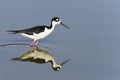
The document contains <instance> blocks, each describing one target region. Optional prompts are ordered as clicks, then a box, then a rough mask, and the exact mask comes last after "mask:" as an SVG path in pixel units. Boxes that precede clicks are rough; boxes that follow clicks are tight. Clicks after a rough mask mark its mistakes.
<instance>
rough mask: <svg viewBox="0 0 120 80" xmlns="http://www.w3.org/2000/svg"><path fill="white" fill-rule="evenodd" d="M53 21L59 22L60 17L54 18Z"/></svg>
mask: <svg viewBox="0 0 120 80" xmlns="http://www.w3.org/2000/svg"><path fill="white" fill-rule="evenodd" d="M52 21H55V22H59V21H60V18H59V17H54V18H52Z"/></svg>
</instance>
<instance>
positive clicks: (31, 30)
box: [8, 26, 46, 35]
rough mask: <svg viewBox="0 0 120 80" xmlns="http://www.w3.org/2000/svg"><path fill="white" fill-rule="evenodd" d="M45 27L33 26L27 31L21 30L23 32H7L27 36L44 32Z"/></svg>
mask: <svg viewBox="0 0 120 80" xmlns="http://www.w3.org/2000/svg"><path fill="white" fill-rule="evenodd" d="M45 27H46V26H35V27H32V28H28V29H23V30H9V31H8V32H13V33H15V34H16V33H25V34H29V35H33V33H36V34H38V33H40V32H44V30H45Z"/></svg>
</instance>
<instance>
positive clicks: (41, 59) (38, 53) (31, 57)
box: [12, 47, 70, 71]
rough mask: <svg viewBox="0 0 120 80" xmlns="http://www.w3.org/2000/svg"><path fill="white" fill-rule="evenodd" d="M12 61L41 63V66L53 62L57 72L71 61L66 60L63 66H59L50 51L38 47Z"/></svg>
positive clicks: (53, 67)
mask: <svg viewBox="0 0 120 80" xmlns="http://www.w3.org/2000/svg"><path fill="white" fill-rule="evenodd" d="M12 60H17V61H29V62H35V63H39V64H43V63H47V62H51V64H52V69H53V70H55V71H59V70H60V69H61V67H62V65H64V64H65V63H66V62H68V61H69V60H70V59H67V60H65V61H64V62H63V63H61V64H57V63H56V61H55V59H54V57H53V56H52V55H51V54H50V53H49V52H48V51H46V50H43V49H39V48H38V47H36V48H35V49H33V50H30V51H28V52H26V53H25V54H23V55H22V56H20V57H17V58H13V59H12Z"/></svg>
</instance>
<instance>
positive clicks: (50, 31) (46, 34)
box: [20, 29, 53, 40]
mask: <svg viewBox="0 0 120 80" xmlns="http://www.w3.org/2000/svg"><path fill="white" fill-rule="evenodd" d="M52 32H53V29H52V30H49V29H45V31H44V32H40V33H38V34H36V33H33V35H28V34H25V33H20V35H22V36H24V37H28V38H30V39H34V40H39V39H43V38H45V37H47V36H48V35H49V34H51V33H52Z"/></svg>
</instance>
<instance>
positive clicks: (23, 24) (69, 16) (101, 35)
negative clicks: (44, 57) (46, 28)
mask: <svg viewBox="0 0 120 80" xmlns="http://www.w3.org/2000/svg"><path fill="white" fill-rule="evenodd" d="M119 3H120V1H117V0H100V1H99V0H96V1H94V0H91V1H89V0H71V1H69V2H67V1H64V0H61V1H55V0H52V1H48V2H47V1H29V0H21V1H15V0H12V1H8V0H6V1H0V10H1V13H0V44H7V43H16V42H20V43H22V42H24V43H30V42H31V40H29V39H27V38H24V37H22V36H18V35H15V34H9V33H7V32H6V31H7V30H11V29H23V28H28V27H32V26H35V25H40V24H46V25H49V22H50V19H51V18H52V17H54V16H60V17H61V19H62V21H63V22H64V23H65V24H66V25H68V26H69V27H71V29H70V30H67V29H65V28H64V27H62V26H60V25H58V26H57V27H56V28H55V31H54V32H53V33H52V35H50V36H48V37H47V38H45V39H43V40H40V41H39V47H40V48H42V49H45V50H47V51H48V52H49V53H51V54H52V55H53V56H54V58H55V60H56V62H57V63H61V62H63V61H64V60H66V59H69V58H70V59H71V60H70V61H69V62H68V63H66V64H65V65H64V66H62V68H61V70H60V71H58V72H56V71H53V70H52V68H51V64H50V63H46V64H35V63H32V62H17V61H11V58H14V57H18V56H21V55H23V54H24V53H26V52H27V51H29V50H31V48H29V47H28V46H26V45H17V46H16V45H13V46H4V47H0V80H33V79H34V80H38V79H39V80H40V79H43V80H120V76H119V75H120V49H119V48H120V35H119V34H120V31H119V30H120V23H119V21H120V15H119V13H120V10H119V7H120V6H119Z"/></svg>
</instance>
